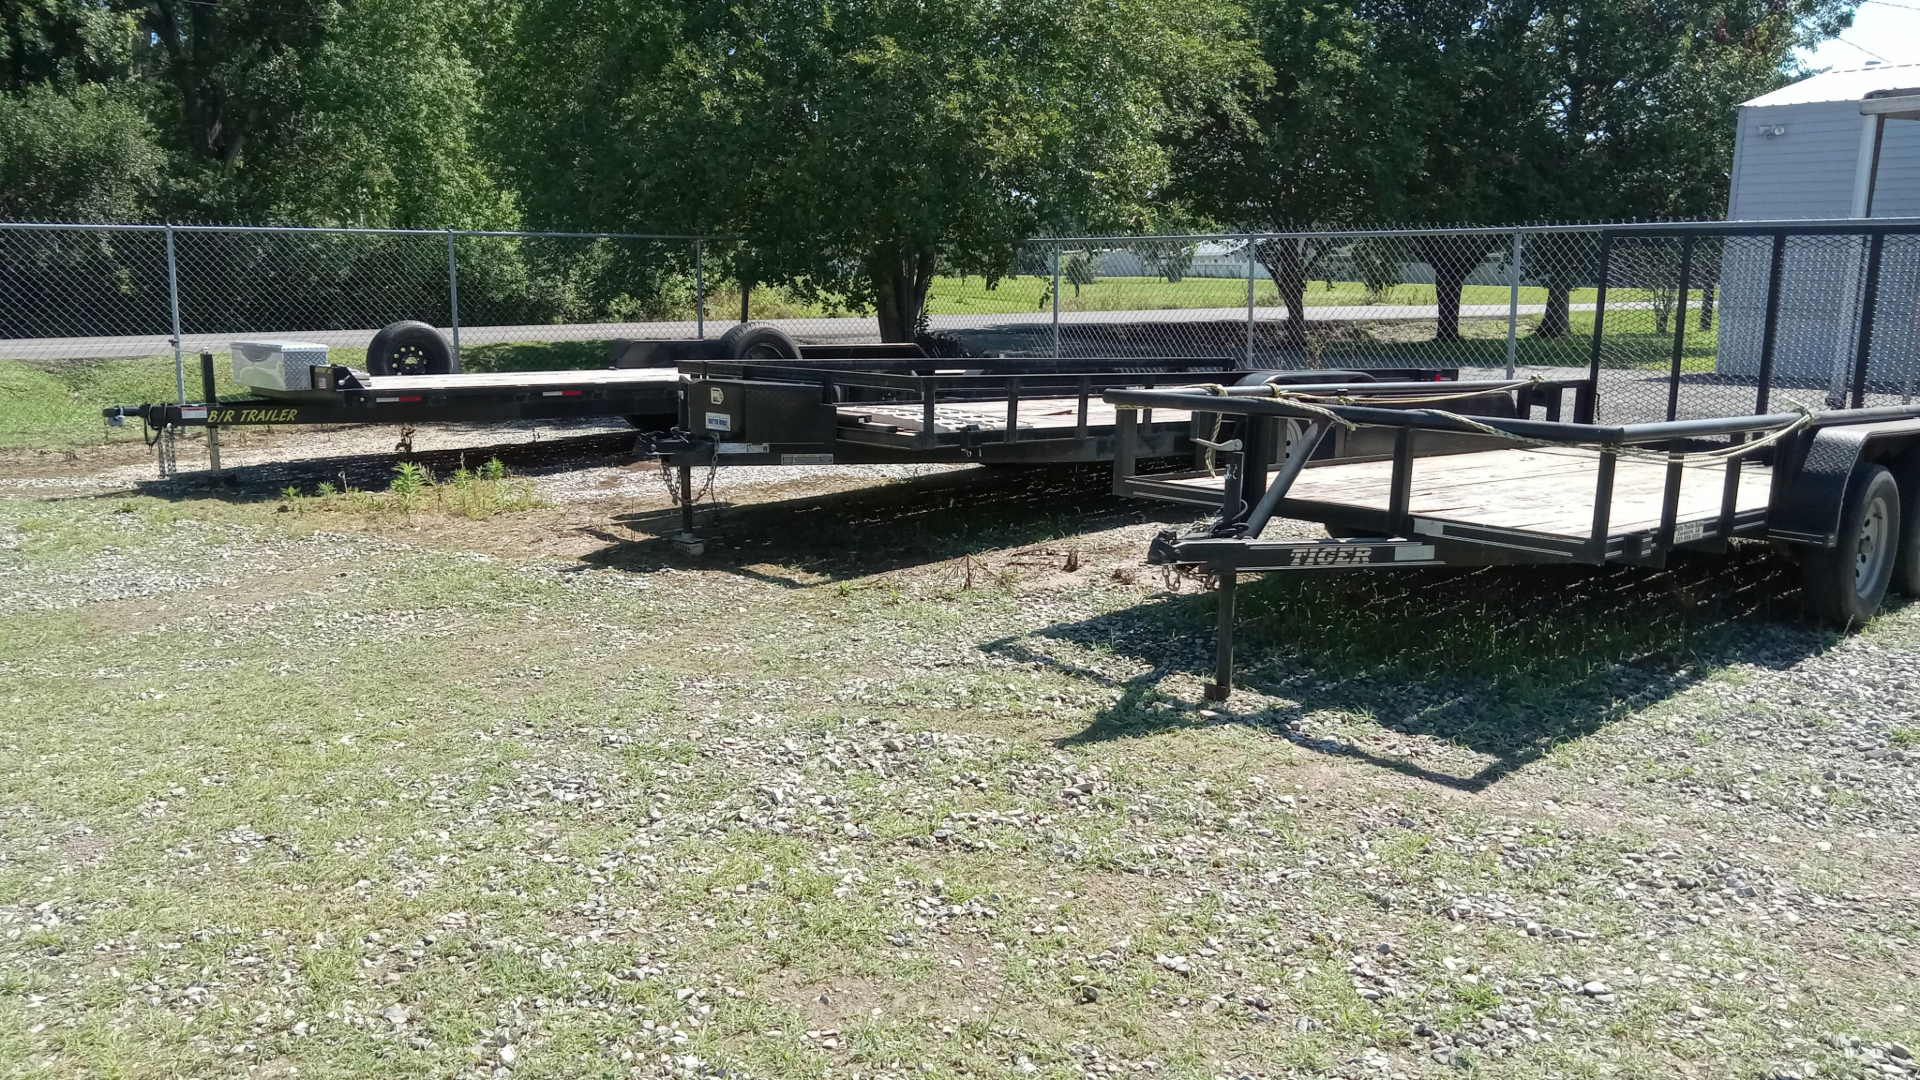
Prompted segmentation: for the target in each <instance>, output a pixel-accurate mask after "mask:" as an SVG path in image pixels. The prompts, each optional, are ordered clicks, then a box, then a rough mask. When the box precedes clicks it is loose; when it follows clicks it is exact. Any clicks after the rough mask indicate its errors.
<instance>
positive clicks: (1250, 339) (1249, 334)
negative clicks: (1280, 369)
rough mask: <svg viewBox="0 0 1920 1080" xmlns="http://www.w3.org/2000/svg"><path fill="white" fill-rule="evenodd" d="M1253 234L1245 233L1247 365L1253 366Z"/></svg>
mask: <svg viewBox="0 0 1920 1080" xmlns="http://www.w3.org/2000/svg"><path fill="white" fill-rule="evenodd" d="M1254 265H1255V264H1254V260H1253V234H1252V233H1248V234H1247V366H1248V367H1252V366H1253V280H1254V278H1253V273H1254V270H1253V268H1254Z"/></svg>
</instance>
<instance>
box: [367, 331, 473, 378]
mask: <svg viewBox="0 0 1920 1080" xmlns="http://www.w3.org/2000/svg"><path fill="white" fill-rule="evenodd" d="M452 370H453V350H452V349H449V348H448V347H447V339H446V338H443V337H441V336H440V331H438V330H435V329H434V328H433V327H431V326H428V325H427V324H426V323H423V322H415V321H413V320H411V319H408V320H405V321H403V322H397V323H393V324H392V325H390V326H388V327H386V328H385V329H383V330H381V331H380V332H379V333H377V334H375V335H373V341H372V342H370V343H368V345H367V374H369V375H445V374H448V373H449V372H451V371H452Z"/></svg>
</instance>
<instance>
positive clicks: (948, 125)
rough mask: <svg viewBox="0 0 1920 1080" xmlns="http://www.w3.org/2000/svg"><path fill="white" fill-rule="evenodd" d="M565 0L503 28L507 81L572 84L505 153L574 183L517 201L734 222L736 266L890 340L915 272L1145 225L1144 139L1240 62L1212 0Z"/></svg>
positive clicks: (921, 295)
mask: <svg viewBox="0 0 1920 1080" xmlns="http://www.w3.org/2000/svg"><path fill="white" fill-rule="evenodd" d="M581 6H582V5H579V4H576V3H575V2H573V0H547V2H546V3H536V4H534V5H533V6H532V7H531V8H530V9H529V18H528V19H527V20H526V21H525V22H523V24H522V25H523V26H524V27H526V28H528V29H529V30H530V31H531V32H530V33H528V34H527V35H525V36H524V37H523V38H522V40H521V42H520V46H519V48H520V50H521V54H522V56H523V57H524V58H525V67H523V69H522V71H521V72H520V73H519V74H518V75H517V76H516V77H515V79H514V84H515V86H516V87H526V88H527V89H524V90H519V89H517V90H516V91H515V93H516V94H517V95H519V96H522V97H524V98H525V99H528V100H535V101H542V102H551V101H554V100H556V99H557V98H561V97H572V98H573V99H574V100H576V101H579V102H581V103H582V104H581V105H579V106H576V107H574V108H562V109H561V110H559V111H558V114H557V115H556V116H555V117H554V120H553V122H552V123H551V125H543V126H544V127H545V130H544V131H543V132H542V133H541V138H540V139H538V140H536V141H535V143H534V145H535V146H537V147H538V149H536V150H533V151H531V152H523V153H521V154H519V155H517V156H516V161H517V163H518V168H519V175H520V177H521V183H522V185H523V188H529V189H531V188H532V187H546V189H547V190H548V191H552V190H555V188H553V187H551V186H550V185H551V184H552V182H553V181H554V180H555V179H563V180H564V183H565V188H564V190H566V191H569V192H573V193H577V196H576V197H575V198H569V199H564V200H556V199H553V198H552V197H551V196H548V197H545V198H538V197H536V198H537V201H534V205H535V206H538V207H540V208H541V209H542V210H544V211H546V212H547V213H553V212H554V211H555V210H560V211H561V212H562V213H563V214H564V215H565V216H564V217H560V218H558V219H557V220H556V219H549V220H553V221H554V223H559V221H562V220H563V221H565V222H566V223H567V224H579V225H585V224H596V225H605V224H621V225H626V226H629V227H636V228H643V229H647V230H658V231H674V232H679V231H703V230H716V231H729V232H734V233H737V234H739V235H742V236H744V237H745V238H746V239H747V241H748V243H749V245H750V248H751V257H752V265H753V271H754V276H755V277H756V279H758V280H760V281H769V282H780V283H784V284H786V285H788V286H789V287H790V288H793V289H795V290H798V291H800V292H801V293H802V294H811V295H831V296H835V297H839V298H842V299H844V300H846V301H847V302H849V303H851V304H854V305H857V306H862V307H866V308H870V309H872V310H874V311H875V312H876V314H877V315H878V317H879V324H880V332H881V336H882V337H883V338H885V339H886V340H890V341H898V340H905V339H909V338H911V337H912V336H913V334H914V332H915V331H916V329H917V328H918V324H919V322H920V318H921V313H922V311H923V310H924V305H925V301H926V295H927V290H928V288H929V286H930V285H931V284H932V281H933V277H934V275H935V273H936V272H939V271H942V270H946V271H951V272H956V273H975V274H983V275H985V276H987V277H988V278H989V279H990V280H992V279H996V278H998V277H999V276H1001V275H1002V274H1004V273H1005V272H1006V270H1007V268H1008V267H1010V266H1011V265H1012V263H1013V258H1014V256H1013V251H1014V249H1015V247H1016V245H1017V244H1018V243H1019V242H1020V241H1021V240H1022V239H1024V238H1025V237H1027V236H1029V235H1031V234H1033V233H1034V232H1037V231H1046V230H1049V229H1075V228H1102V229H1125V228H1132V227H1137V226H1139V225H1142V224H1145V223H1147V222H1149V221H1150V220H1151V219H1152V215H1153V207H1154V205H1155V203H1156V202H1157V201H1158V200H1159V198H1160V196H1161V195H1162V193H1163V190H1164V187H1165V183H1166V179H1167V154H1166V152H1165V150H1164V149H1163V147H1162V139H1163V137H1171V136H1173V135H1176V134H1178V133H1179V132H1180V131H1181V130H1182V129H1183V128H1185V127H1186V126H1188V125H1191V124H1193V123H1196V122H1197V121H1198V119H1199V117H1200V114H1201V110H1202V109H1203V108H1204V106H1205V105H1206V104H1208V103H1209V102H1211V101H1214V100H1217V99H1220V98H1224V97H1226V96H1227V95H1228V90H1229V86H1230V83H1231V80H1233V79H1234V78H1235V77H1236V76H1237V75H1238V74H1240V72H1241V71H1242V70H1243V69H1244V68H1245V67H1246V66H1247V65H1248V64H1249V63H1250V61H1251V57H1250V55H1249V53H1248V51H1247V50H1246V49H1245V48H1244V47H1243V46H1242V45H1241V44H1239V38H1240V30H1239V25H1238V19H1237V16H1236V13H1235V10H1234V9H1233V8H1232V7H1230V6H1229V5H1228V4H1227V3H1225V2H1224V0H1197V2H1176V0H1110V2H1096V0H1059V2H1054V0H1014V2H1011V3H995V2H988V0H925V2H913V3H909V2H904V0H819V2H817V3H815V4H813V5H805V6H802V5H791V4H785V3H780V2H776V0H757V2H747V3H738V4H731V5H723V4H717V3H716V4H702V5H694V6H691V7H689V8H686V9H684V10H675V9H672V8H670V7H667V6H665V5H661V6H653V5H652V4H650V3H649V0H598V2H597V3H589V4H587V5H584V6H585V7H586V8H588V11H587V12H586V13H585V14H584V16H583V13H582V12H581V10H580V8H581ZM556 165H557V166H558V167H557V168H556ZM556 172H558V173H559V174H560V176H558V177H556V175H555V174H556ZM556 203H557V204H559V205H556ZM583 212H584V214H583ZM583 216H584V217H586V218H587V220H583Z"/></svg>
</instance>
